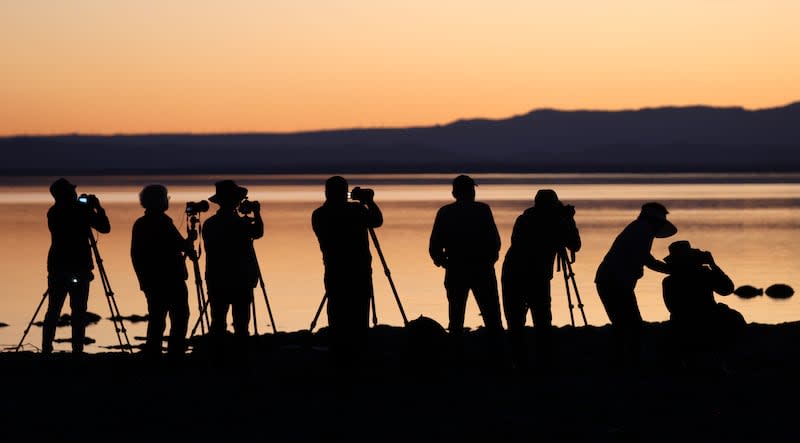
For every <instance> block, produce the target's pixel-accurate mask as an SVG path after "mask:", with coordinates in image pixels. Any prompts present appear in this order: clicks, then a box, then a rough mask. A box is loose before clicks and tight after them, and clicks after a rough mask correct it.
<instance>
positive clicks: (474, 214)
mask: <svg viewBox="0 0 800 443" xmlns="http://www.w3.org/2000/svg"><path fill="white" fill-rule="evenodd" d="M475 186H476V185H475V181H474V180H473V179H472V178H471V177H470V176H468V175H459V176H457V177H456V178H455V179H453V188H452V195H453V197H454V198H455V200H456V201H455V202H453V203H449V204H447V205H445V206H442V207H441V208H439V210H438V212H437V213H436V218H435V220H434V222H433V229H432V230H431V236H430V242H429V245H428V253H429V254H430V257H431V259H433V263H434V264H435V265H436V266H437V267H442V268H444V269H445V277H444V287H445V290H446V292H447V301H448V313H449V324H448V327H447V329H448V334H449V335H450V337H451V340H452V342H453V345H454V350H455V352H456V353H457V354H458V353H460V352H461V351H462V347H463V335H464V313H465V310H466V306H467V298H468V296H469V291H470V290H471V291H472V294H473V296H474V297H475V301H476V302H477V304H478V308H479V309H480V312H481V316H482V317H483V323H484V326H485V327H486V329H487V332H488V335H489V339H490V348H491V352H492V353H499V352H500V350H501V349H500V338H501V334H502V329H503V326H502V322H501V318H500V300H499V294H498V290H497V276H496V273H495V269H494V265H495V263H496V262H497V259H498V257H499V254H500V234H499V233H498V231H497V226H496V225H495V222H494V216H493V215H492V210H491V208H489V205H487V204H486V203H483V202H478V201H475Z"/></svg>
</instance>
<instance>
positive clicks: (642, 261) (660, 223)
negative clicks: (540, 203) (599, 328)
mask: <svg viewBox="0 0 800 443" xmlns="http://www.w3.org/2000/svg"><path fill="white" fill-rule="evenodd" d="M667 214H668V211H667V208H666V207H665V206H664V205H662V204H661V203H657V202H649V203H645V204H643V205H642V207H641V210H640V212H639V216H638V217H637V218H636V220H634V221H633V222H631V223H630V224H628V226H626V227H625V229H623V230H622V232H621V233H620V234H619V235H618V236H617V238H616V239H615V240H614V243H613V244H612V245H611V248H610V249H609V251H608V252H607V253H606V255H605V257H603V260H602V262H601V263H600V266H598V268H597V273H596V274H595V279H594V281H595V285H596V287H597V294H598V296H599V297H600V301H601V302H602V303H603V307H604V308H605V311H606V314H607V315H608V319H609V320H610V321H611V328H612V331H613V332H612V335H613V340H614V348H615V349H614V353H615V362H616V363H617V364H619V365H621V366H628V367H630V366H636V365H638V363H639V357H640V352H641V329H642V315H641V313H640V312H639V305H638V303H637V301H636V293H635V288H636V283H637V281H638V280H639V279H640V278H642V276H643V275H644V267H647V268H649V269H651V270H654V271H656V272H661V273H665V274H666V273H667V272H668V271H669V266H668V265H667V264H666V263H664V262H663V261H661V260H658V259H656V258H655V257H653V255H652V254H651V253H650V249H651V248H652V246H653V240H654V239H656V238H667V237H671V236H673V235H675V233H676V232H677V231H678V229H677V228H676V227H675V225H673V224H672V223H671V222H670V221H669V220H667Z"/></svg>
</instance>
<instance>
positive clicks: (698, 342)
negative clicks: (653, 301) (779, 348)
mask: <svg viewBox="0 0 800 443" xmlns="http://www.w3.org/2000/svg"><path fill="white" fill-rule="evenodd" d="M664 261H665V262H666V263H667V264H668V265H669V269H670V270H669V276H667V277H666V278H664V280H663V282H662V287H663V296H664V302H665V303H666V305H667V309H668V310H669V312H670V325H671V329H672V332H673V337H674V339H675V342H674V344H675V345H676V350H677V352H678V356H679V358H680V359H681V363H682V364H683V365H684V366H686V367H687V369H691V370H694V369H701V368H699V367H698V365H702V364H703V363H705V364H709V365H711V366H712V367H711V369H714V370H721V371H723V372H727V371H728V369H727V364H726V355H725V354H727V353H728V352H729V351H730V350H731V349H732V347H733V346H734V345H735V343H736V339H737V338H738V336H739V335H740V334H741V333H742V331H743V330H744V327H745V325H746V321H745V319H744V317H743V316H742V314H740V313H739V312H737V311H736V310H734V309H731V308H730V307H728V306H727V305H726V304H724V303H718V302H717V301H716V300H715V299H714V293H717V294H719V295H723V296H725V295H729V294H731V293H733V289H734V284H733V281H732V280H731V279H730V277H728V276H727V275H726V274H725V272H723V271H722V269H720V267H719V266H718V265H717V264H716V262H715V261H714V257H713V256H712V255H711V253H710V252H707V251H701V250H699V249H694V248H692V247H691V245H690V244H689V242H688V241H685V240H681V241H676V242H674V243H672V244H671V245H670V246H669V255H668V256H667V257H666V258H664Z"/></svg>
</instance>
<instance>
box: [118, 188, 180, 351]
mask: <svg viewBox="0 0 800 443" xmlns="http://www.w3.org/2000/svg"><path fill="white" fill-rule="evenodd" d="M139 202H140V203H141V205H142V207H143V208H144V216H142V217H140V218H139V219H137V220H136V222H134V224H133V231H132V235H131V260H132V262H133V269H134V271H136V277H137V278H138V280H139V287H140V288H141V290H142V291H143V292H144V295H145V298H146V299H147V314H148V323H147V341H146V342H145V345H144V353H145V354H146V355H147V356H150V357H156V356H159V355H161V341H162V338H163V336H164V329H165V328H166V325H167V324H166V320H167V315H169V322H170V330H169V341H168V346H167V353H168V355H170V356H171V357H179V356H182V355H183V354H184V353H185V352H186V330H187V327H188V323H189V292H188V289H187V288H186V279H187V277H188V273H187V272H186V257H187V256H189V255H190V254H194V248H193V246H192V241H193V240H194V239H193V238H190V239H188V240H187V239H184V238H183V237H182V236H181V234H180V233H179V232H178V229H177V228H176V227H175V225H174V224H173V223H172V219H171V218H169V216H168V215H167V214H166V213H165V212H166V210H167V209H168V208H169V198H168V196H167V188H165V187H164V186H162V185H148V186H145V187H144V189H142V191H141V192H140V193H139Z"/></svg>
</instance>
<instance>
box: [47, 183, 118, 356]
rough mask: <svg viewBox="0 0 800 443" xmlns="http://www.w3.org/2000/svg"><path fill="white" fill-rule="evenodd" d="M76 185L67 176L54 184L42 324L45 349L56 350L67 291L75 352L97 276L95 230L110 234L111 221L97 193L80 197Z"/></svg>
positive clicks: (80, 343)
mask: <svg viewBox="0 0 800 443" xmlns="http://www.w3.org/2000/svg"><path fill="white" fill-rule="evenodd" d="M75 189H76V186H75V185H74V184H72V183H70V182H69V180H67V179H65V178H59V179H58V180H56V181H54V182H53V183H52V184H51V185H50V194H51V195H52V196H53V199H54V200H55V204H54V205H53V206H52V207H50V209H49V210H48V211H47V227H48V228H49V230H50V239H51V243H50V250H49V252H48V254H47V293H48V303H47V313H46V314H45V317H44V324H43V326H42V352H43V353H45V354H49V353H51V352H52V351H53V339H54V338H55V333H56V324H57V323H58V318H59V316H60V315H61V308H62V307H63V306H64V301H65V300H66V297H67V294H69V305H70V309H71V311H72V352H73V353H74V354H80V353H82V352H83V345H84V339H85V333H86V320H85V319H86V308H87V303H88V300H89V283H90V282H91V281H92V280H93V279H94V275H93V274H92V269H94V261H93V259H92V250H91V243H90V240H89V236H90V234H91V230H92V229H95V230H97V232H100V233H103V234H107V233H109V232H110V231H111V224H110V223H109V221H108V217H107V216H106V211H105V210H104V209H103V207H102V206H100V201H99V200H98V199H97V197H95V196H94V195H89V196H87V198H86V199H85V202H84V201H79V200H78V194H77V192H76V190H75Z"/></svg>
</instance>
